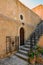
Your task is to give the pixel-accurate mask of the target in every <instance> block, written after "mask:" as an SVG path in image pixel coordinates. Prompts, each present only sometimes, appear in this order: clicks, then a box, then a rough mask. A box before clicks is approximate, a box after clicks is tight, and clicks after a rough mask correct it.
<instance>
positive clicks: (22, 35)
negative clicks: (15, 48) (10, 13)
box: [20, 27, 24, 45]
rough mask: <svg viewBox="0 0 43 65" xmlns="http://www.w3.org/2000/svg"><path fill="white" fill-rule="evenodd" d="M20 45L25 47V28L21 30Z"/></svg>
mask: <svg viewBox="0 0 43 65" xmlns="http://www.w3.org/2000/svg"><path fill="white" fill-rule="evenodd" d="M20 45H24V28H23V27H21V28H20Z"/></svg>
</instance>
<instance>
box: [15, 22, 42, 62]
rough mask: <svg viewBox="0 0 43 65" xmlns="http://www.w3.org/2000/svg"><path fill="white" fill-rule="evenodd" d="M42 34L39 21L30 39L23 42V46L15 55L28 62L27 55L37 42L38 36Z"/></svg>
mask: <svg viewBox="0 0 43 65" xmlns="http://www.w3.org/2000/svg"><path fill="white" fill-rule="evenodd" d="M42 34H43V21H41V22H40V23H39V24H38V25H37V27H36V29H35V30H34V32H33V33H32V34H31V35H30V38H29V39H28V40H27V41H26V42H25V45H23V46H20V48H19V51H18V52H17V53H16V54H15V55H16V56H17V57H19V58H21V59H24V60H26V61H28V58H29V57H28V53H29V51H30V50H31V49H32V50H34V46H35V45H36V43H37V42H38V40H39V38H40V36H41V35H42Z"/></svg>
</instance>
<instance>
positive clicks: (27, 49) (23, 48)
mask: <svg viewBox="0 0 43 65" xmlns="http://www.w3.org/2000/svg"><path fill="white" fill-rule="evenodd" d="M20 49H21V50H24V51H29V50H30V49H29V48H25V47H21V48H20Z"/></svg>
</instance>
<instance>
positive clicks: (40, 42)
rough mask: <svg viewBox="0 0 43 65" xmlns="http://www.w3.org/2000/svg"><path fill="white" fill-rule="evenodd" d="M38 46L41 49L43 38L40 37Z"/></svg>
mask: <svg viewBox="0 0 43 65" xmlns="http://www.w3.org/2000/svg"><path fill="white" fill-rule="evenodd" d="M38 45H39V46H40V47H43V36H41V37H40V39H39V41H38Z"/></svg>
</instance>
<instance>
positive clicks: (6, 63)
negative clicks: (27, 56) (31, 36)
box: [0, 55, 28, 65]
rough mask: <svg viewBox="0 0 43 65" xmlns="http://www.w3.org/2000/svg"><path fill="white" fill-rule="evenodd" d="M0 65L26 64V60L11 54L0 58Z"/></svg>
mask: <svg viewBox="0 0 43 65" xmlns="http://www.w3.org/2000/svg"><path fill="white" fill-rule="evenodd" d="M0 65H28V62H26V61H24V60H22V59H20V58H18V57H16V56H15V55H12V56H10V57H7V58H4V59H0Z"/></svg>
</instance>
